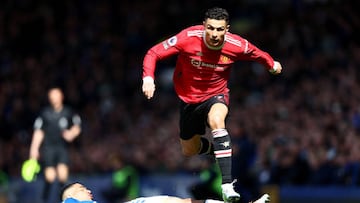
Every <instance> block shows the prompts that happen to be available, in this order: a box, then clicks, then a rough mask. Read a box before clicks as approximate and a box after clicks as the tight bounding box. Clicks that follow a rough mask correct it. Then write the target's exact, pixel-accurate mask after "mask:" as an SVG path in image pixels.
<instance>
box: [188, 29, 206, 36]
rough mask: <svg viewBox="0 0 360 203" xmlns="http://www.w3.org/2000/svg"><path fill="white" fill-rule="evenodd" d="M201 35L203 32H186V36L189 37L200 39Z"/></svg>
mask: <svg viewBox="0 0 360 203" xmlns="http://www.w3.org/2000/svg"><path fill="white" fill-rule="evenodd" d="M203 33H204V31H203V30H190V31H188V32H187V36H189V37H191V36H198V37H201V36H202V34H203Z"/></svg>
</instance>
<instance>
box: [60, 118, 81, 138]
mask: <svg viewBox="0 0 360 203" xmlns="http://www.w3.org/2000/svg"><path fill="white" fill-rule="evenodd" d="M72 123H73V125H72V126H71V127H70V128H69V129H67V130H64V131H63V137H64V139H65V140H66V141H67V142H72V141H73V140H74V139H75V138H77V137H78V136H79V135H80V133H81V119H80V116H79V115H77V114H75V115H74V116H73V117H72Z"/></svg>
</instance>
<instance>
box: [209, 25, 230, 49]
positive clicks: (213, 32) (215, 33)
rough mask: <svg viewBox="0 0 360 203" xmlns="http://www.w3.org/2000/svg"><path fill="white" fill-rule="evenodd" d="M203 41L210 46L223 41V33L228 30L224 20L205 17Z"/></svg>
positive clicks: (220, 43)
mask: <svg viewBox="0 0 360 203" xmlns="http://www.w3.org/2000/svg"><path fill="white" fill-rule="evenodd" d="M204 27H205V41H206V43H207V44H208V45H210V46H212V47H218V46H221V45H222V44H223V42H224V38H225V34H226V32H227V31H228V30H229V25H228V24H227V23H226V21H225V20H215V19H207V20H206V21H204Z"/></svg>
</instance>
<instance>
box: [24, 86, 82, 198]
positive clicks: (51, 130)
mask: <svg viewBox="0 0 360 203" xmlns="http://www.w3.org/2000/svg"><path fill="white" fill-rule="evenodd" d="M48 100H49V104H50V105H49V106H47V107H45V108H44V109H42V111H41V113H40V115H39V116H38V117H37V118H36V120H35V123H34V132H33V137H32V142H31V146H30V159H36V160H39V161H40V164H41V165H42V168H43V170H44V175H45V186H44V191H43V195H42V198H43V200H44V202H47V201H48V198H49V194H50V191H51V186H52V185H53V183H54V182H55V181H56V180H58V181H59V183H60V185H61V186H63V185H65V184H66V182H67V180H68V176H69V155H68V145H69V143H70V142H72V141H73V140H74V139H75V138H76V137H77V136H79V134H80V133H81V119H80V116H79V115H78V114H76V113H75V112H74V111H73V110H72V109H71V108H70V107H68V106H66V105H64V94H63V92H62V90H61V89H60V88H51V89H50V90H49V91H48Z"/></svg>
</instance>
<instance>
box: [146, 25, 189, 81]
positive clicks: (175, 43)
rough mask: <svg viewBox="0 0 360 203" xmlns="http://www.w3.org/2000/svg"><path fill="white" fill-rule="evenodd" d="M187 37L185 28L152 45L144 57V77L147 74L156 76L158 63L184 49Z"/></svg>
mask: <svg viewBox="0 0 360 203" xmlns="http://www.w3.org/2000/svg"><path fill="white" fill-rule="evenodd" d="M186 38H187V35H186V30H183V31H181V32H179V33H178V34H176V35H174V36H172V37H170V38H168V39H166V40H164V41H162V42H160V43H158V44H156V45H154V46H153V47H151V48H150V49H149V50H148V51H147V53H146V54H145V57H144V61H143V74H142V78H144V77H147V76H150V77H152V78H155V69H156V63H157V62H158V61H159V60H162V59H166V58H169V57H170V56H173V55H176V54H178V53H179V52H180V51H181V49H182V48H181V46H182V44H183V43H184V42H186Z"/></svg>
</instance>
